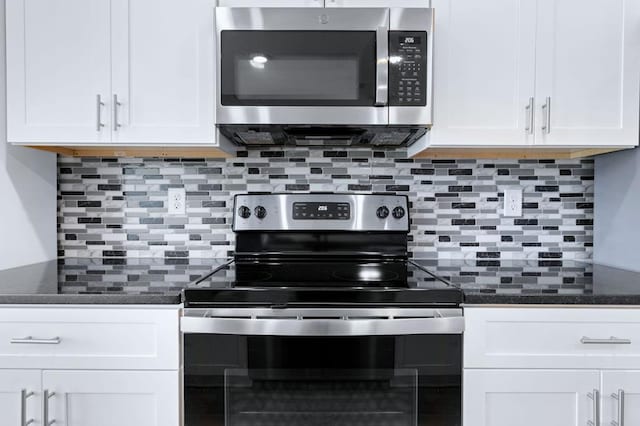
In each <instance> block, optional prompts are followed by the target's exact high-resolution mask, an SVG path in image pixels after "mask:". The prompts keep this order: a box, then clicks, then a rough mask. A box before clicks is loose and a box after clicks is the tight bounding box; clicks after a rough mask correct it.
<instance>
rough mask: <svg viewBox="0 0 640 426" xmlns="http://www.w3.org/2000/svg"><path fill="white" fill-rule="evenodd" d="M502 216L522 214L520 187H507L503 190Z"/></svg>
mask: <svg viewBox="0 0 640 426" xmlns="http://www.w3.org/2000/svg"><path fill="white" fill-rule="evenodd" d="M504 216H505V217H521V216H522V189H507V190H505V191H504Z"/></svg>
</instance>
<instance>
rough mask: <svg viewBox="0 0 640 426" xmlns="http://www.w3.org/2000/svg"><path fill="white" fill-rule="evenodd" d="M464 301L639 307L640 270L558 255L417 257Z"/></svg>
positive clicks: (470, 302)
mask: <svg viewBox="0 0 640 426" xmlns="http://www.w3.org/2000/svg"><path fill="white" fill-rule="evenodd" d="M418 263H419V264H420V265H421V266H423V267H425V268H427V269H429V270H430V271H432V272H433V273H435V274H436V275H438V276H439V277H441V278H443V279H444V280H446V281H448V282H449V283H451V284H452V285H455V286H456V287H459V288H461V289H462V290H463V292H464V300H465V304H466V305H476V304H477V305H480V304H500V305H502V304H506V305H522V304H558V305H640V272H634V271H628V270H624V269H617V268H612V267H609V266H604V265H599V264H591V263H586V262H580V261H571V260H561V259H545V258H541V259H536V260H510V261H505V260H499V259H473V260H450V261H443V260H439V261H418Z"/></svg>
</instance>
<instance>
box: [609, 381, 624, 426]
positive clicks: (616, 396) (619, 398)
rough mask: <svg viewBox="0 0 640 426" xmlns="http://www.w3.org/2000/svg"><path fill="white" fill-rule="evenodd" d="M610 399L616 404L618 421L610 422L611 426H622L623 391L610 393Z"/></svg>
mask: <svg viewBox="0 0 640 426" xmlns="http://www.w3.org/2000/svg"><path fill="white" fill-rule="evenodd" d="M611 398H613V399H615V400H616V401H617V402H618V420H614V421H612V422H611V424H612V425H613V426H624V390H622V389H618V393H612V394H611Z"/></svg>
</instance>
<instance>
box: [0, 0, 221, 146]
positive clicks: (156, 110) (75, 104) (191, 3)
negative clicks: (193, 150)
mask: <svg viewBox="0 0 640 426" xmlns="http://www.w3.org/2000/svg"><path fill="white" fill-rule="evenodd" d="M215 6H216V2H215V0H188V1H184V0H7V87H8V93H7V106H8V108H7V110H8V139H9V141H10V142H16V143H24V144H38V143H40V144H60V143H64V144H71V145H74V144H76V145H78V144H84V145H91V144H96V143H99V144H104V143H114V144H137V145H145V144H154V143H155V144H185V143H187V144H209V145H211V144H213V143H214V142H215V140H216V138H215V122H214V116H215V114H214V99H215V96H214V95H215V93H214V90H215V88H214V81H215V80H214V78H213V75H214V69H215V68H214V27H213V25H214V10H215Z"/></svg>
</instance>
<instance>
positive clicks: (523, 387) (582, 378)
mask: <svg viewBox="0 0 640 426" xmlns="http://www.w3.org/2000/svg"><path fill="white" fill-rule="evenodd" d="M599 387H600V375H599V374H598V372H596V371H536V370H467V371H465V373H464V404H463V406H464V413H463V419H464V424H465V426H514V425H518V426H540V425H545V426H584V425H586V424H588V421H593V420H594V418H593V414H594V409H593V408H594V401H593V398H592V397H593V391H594V390H597V389H598V388H599ZM594 423H595V422H594Z"/></svg>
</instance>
